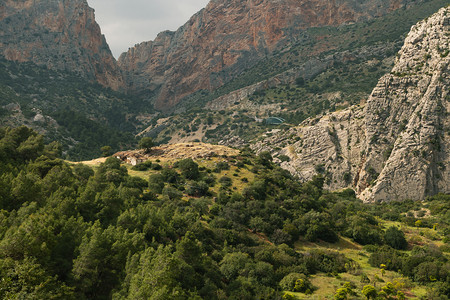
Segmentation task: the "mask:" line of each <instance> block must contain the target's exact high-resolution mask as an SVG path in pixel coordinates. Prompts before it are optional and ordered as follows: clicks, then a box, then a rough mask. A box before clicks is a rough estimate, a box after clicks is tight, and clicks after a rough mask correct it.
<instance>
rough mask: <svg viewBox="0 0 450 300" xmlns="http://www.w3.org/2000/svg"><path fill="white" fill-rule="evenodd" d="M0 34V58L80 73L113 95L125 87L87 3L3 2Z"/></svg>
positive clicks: (72, 0) (53, 0)
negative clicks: (110, 89)
mask: <svg viewBox="0 0 450 300" xmlns="http://www.w3.org/2000/svg"><path fill="white" fill-rule="evenodd" d="M0 28H1V29H0V55H2V56H4V57H5V58H6V59H8V60H13V61H17V62H34V63H36V64H38V65H45V66H47V67H48V68H50V69H56V70H67V71H70V72H74V73H78V74H79V75H81V76H82V77H85V78H87V79H89V80H91V81H96V82H98V83H100V84H101V85H103V86H105V87H109V88H112V89H113V90H119V89H122V88H123V87H124V80H123V77H122V74H121V71H120V69H119V68H118V66H117V62H116V60H115V59H114V57H113V56H112V54H111V51H110V49H109V46H108V44H107V43H106V40H105V37H104V36H103V35H102V34H101V31H100V27H99V25H98V24H97V23H96V22H95V18H94V10H93V9H92V8H90V7H89V5H88V3H87V1H86V0H70V1H66V0H65V1H59V0H4V1H2V2H1V3H0Z"/></svg>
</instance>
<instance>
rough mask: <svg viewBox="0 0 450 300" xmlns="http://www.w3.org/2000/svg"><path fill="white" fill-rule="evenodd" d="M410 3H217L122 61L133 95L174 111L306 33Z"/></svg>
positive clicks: (369, 0)
mask: <svg viewBox="0 0 450 300" xmlns="http://www.w3.org/2000/svg"><path fill="white" fill-rule="evenodd" d="M410 2H414V1H408V0H363V1H356V2H355V1H349V0H341V1H322V0H301V1H298V0H245V1H241V0H220V1H219V0H212V1H211V2H210V3H209V4H208V5H207V7H206V8H205V9H203V10H201V11H200V12H198V13H197V14H195V15H194V16H193V17H192V18H191V19H190V20H189V21H188V22H187V23H186V24H185V25H184V26H182V27H180V28H179V29H178V30H177V31H176V32H170V31H166V32H162V33H160V34H159V35H158V37H157V38H156V39H155V40H154V41H150V42H144V43H141V44H139V45H136V46H135V47H133V48H130V49H129V50H128V52H126V53H124V54H122V55H121V57H120V58H119V65H120V67H121V68H122V70H123V71H124V75H125V77H126V80H127V84H128V89H129V90H131V91H135V92H140V93H142V94H144V95H145V96H146V97H148V98H152V99H155V107H156V108H157V109H161V110H168V109H170V108H172V107H173V106H174V105H176V104H177V103H178V102H179V101H180V100H181V99H182V98H183V97H185V96H188V95H189V94H192V93H193V92H195V91H198V90H201V89H205V90H213V89H215V88H217V87H219V86H221V85H223V84H224V83H225V82H227V81H229V80H230V79H232V78H233V77H235V76H237V75H238V74H240V73H241V72H242V71H243V70H245V69H247V68H248V67H250V66H252V65H254V64H255V62H257V61H259V60H260V59H262V58H264V57H265V56H266V55H268V54H269V53H271V52H272V51H274V50H276V49H279V48H281V47H282V46H283V45H286V44H288V43H292V42H295V40H296V38H298V37H299V36H300V34H299V33H300V32H302V31H303V30H304V29H305V28H308V27H313V26H324V25H339V24H345V23H350V22H357V21H361V20H365V19H368V18H372V17H375V16H381V15H384V14H386V13H387V12H389V11H391V10H393V9H397V8H399V7H404V6H406V5H407V4H408V3H410Z"/></svg>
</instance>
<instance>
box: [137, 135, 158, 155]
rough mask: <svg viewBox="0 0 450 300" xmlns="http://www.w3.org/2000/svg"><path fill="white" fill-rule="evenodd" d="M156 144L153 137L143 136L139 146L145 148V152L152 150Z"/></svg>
mask: <svg viewBox="0 0 450 300" xmlns="http://www.w3.org/2000/svg"><path fill="white" fill-rule="evenodd" d="M154 145H155V143H154V142H153V139H152V138H151V137H143V138H142V139H141V140H140V141H139V144H138V147H139V148H141V149H144V150H145V153H150V150H151V149H152V147H153V146H154Z"/></svg>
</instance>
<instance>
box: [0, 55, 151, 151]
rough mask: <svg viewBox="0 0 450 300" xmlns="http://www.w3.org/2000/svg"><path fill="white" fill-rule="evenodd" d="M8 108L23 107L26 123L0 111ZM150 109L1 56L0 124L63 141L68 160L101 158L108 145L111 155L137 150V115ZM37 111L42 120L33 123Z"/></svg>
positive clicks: (122, 96)
mask: <svg viewBox="0 0 450 300" xmlns="http://www.w3.org/2000/svg"><path fill="white" fill-rule="evenodd" d="M7 105H19V106H20V111H21V112H22V114H23V117H24V118H25V119H26V121H23V120H21V118H17V116H16V115H15V112H14V110H9V109H3V108H2V107H3V106H7ZM151 111H152V109H151V106H150V105H147V104H146V103H144V102H137V101H136V99H135V97H131V96H128V95H125V94H121V93H118V92H114V91H112V90H110V89H107V88H104V87H102V86H100V85H99V84H95V83H92V82H90V81H89V80H88V79H86V78H82V77H80V76H78V74H73V73H70V72H67V71H55V70H50V69H47V68H45V67H44V66H37V65H35V64H33V63H30V62H26V63H18V62H13V61H7V60H5V59H3V58H0V124H14V126H19V125H20V124H23V123H25V124H33V125H34V126H38V127H42V128H43V129H44V130H45V131H46V139H47V140H57V141H59V142H60V143H61V145H62V147H63V150H64V156H65V157H66V158H68V159H71V160H84V159H88V158H94V157H98V156H100V155H101V151H100V148H101V147H102V146H105V145H109V146H111V148H112V151H113V152H114V151H118V150H120V149H123V148H125V147H127V148H130V147H132V146H135V140H134V137H133V133H134V132H135V131H136V128H137V127H138V126H139V125H141V124H140V122H139V121H138V120H137V119H136V118H135V117H134V116H135V115H136V114H137V113H143V112H150V113H151ZM38 113H39V114H41V115H42V116H44V119H42V122H33V119H34V117H35V116H36V115H37V114H38ZM54 121H56V122H57V124H55V122H54ZM32 122H33V123H32Z"/></svg>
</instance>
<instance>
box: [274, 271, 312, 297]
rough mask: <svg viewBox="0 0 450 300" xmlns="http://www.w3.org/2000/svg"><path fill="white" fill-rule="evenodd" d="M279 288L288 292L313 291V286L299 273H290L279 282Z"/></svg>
mask: <svg viewBox="0 0 450 300" xmlns="http://www.w3.org/2000/svg"><path fill="white" fill-rule="evenodd" d="M280 287H281V288H282V289H283V290H285V291H290V292H301V293H304V292H306V291H307V290H310V291H312V290H313V286H312V284H311V282H310V281H309V280H308V278H307V277H306V276H305V275H304V274H300V273H290V274H288V275H286V276H284V278H283V279H281V281H280Z"/></svg>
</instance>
